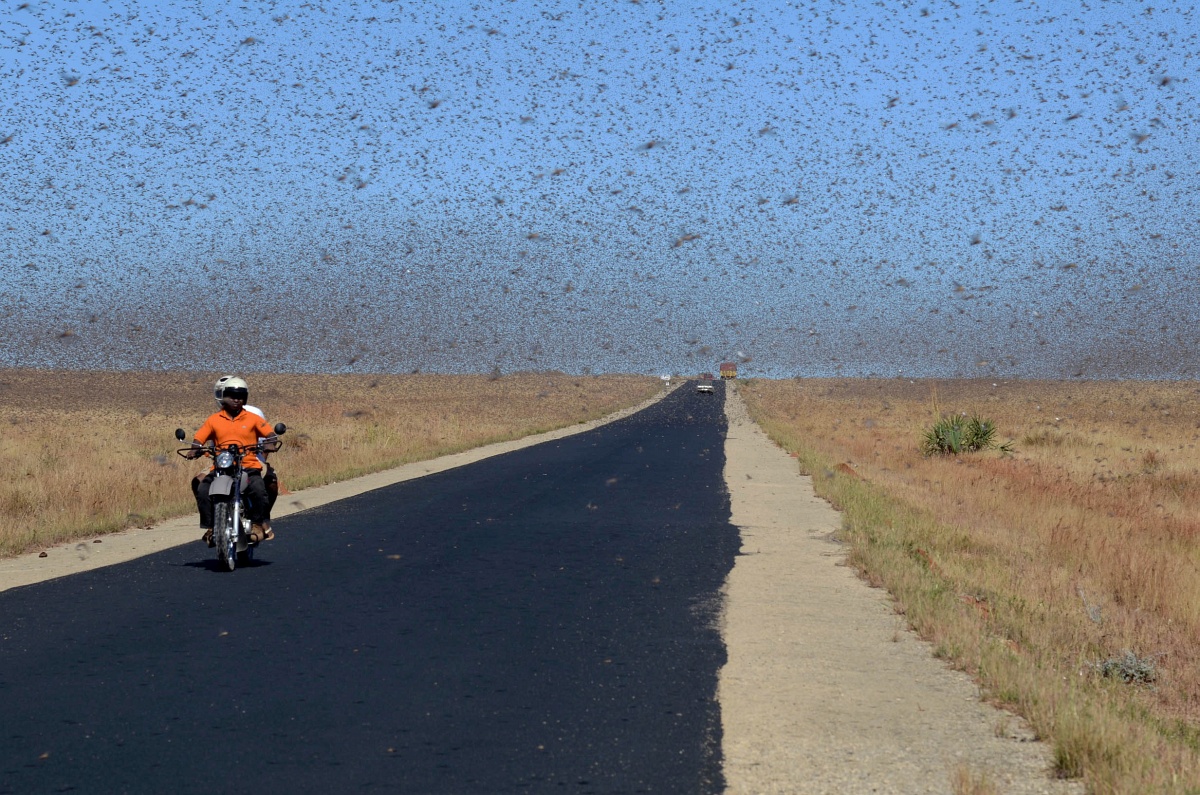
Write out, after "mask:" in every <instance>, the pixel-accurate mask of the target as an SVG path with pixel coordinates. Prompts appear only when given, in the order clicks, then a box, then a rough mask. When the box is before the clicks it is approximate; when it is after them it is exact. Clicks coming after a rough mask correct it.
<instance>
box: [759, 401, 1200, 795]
mask: <svg viewBox="0 0 1200 795" xmlns="http://www.w3.org/2000/svg"><path fill="white" fill-rule="evenodd" d="M741 391H742V395H743V396H744V397H745V398H746V401H747V402H748V403H749V405H750V408H751V413H752V415H753V416H754V418H755V419H756V420H757V421H758V422H759V423H760V424H761V425H762V426H763V427H764V429H765V430H766V431H767V432H768V433H769V434H770V435H771V437H772V438H774V439H775V440H776V441H777V442H779V443H780V444H781V445H783V446H784V447H785V448H786V449H788V450H789V451H791V452H793V453H794V454H795V455H796V456H797V458H798V459H799V461H800V465H801V467H802V468H804V469H805V470H806V471H808V472H809V473H811V474H813V475H814V481H815V484H816V487H817V489H818V492H819V493H822V494H823V496H825V497H826V498H828V499H830V500H831V501H833V502H834V504H835V505H837V506H838V507H839V508H841V509H842V510H844V511H845V513H844V519H843V531H842V532H843V537H844V540H845V541H846V542H847V543H848V544H849V545H850V559H851V562H852V564H853V565H855V566H856V567H858V569H859V570H860V572H862V574H863V576H865V577H866V578H867V579H868V580H869V581H870V582H872V583H873V584H876V585H880V586H883V587H886V588H887V589H888V590H889V591H891V592H892V594H893V595H894V597H895V599H896V609H897V610H898V611H899V612H901V613H904V614H905V615H906V617H907V619H908V620H909V621H910V623H911V624H912V625H913V626H914V627H915V628H916V629H917V630H918V631H919V632H920V633H921V634H922V635H923V636H924V637H926V638H927V639H929V640H930V641H932V642H933V643H934V646H935V649H936V652H937V654H939V655H940V656H942V657H944V658H945V659H946V660H947V661H949V662H951V663H952V664H953V665H956V666H958V667H960V668H962V669H964V670H967V671H969V672H971V673H972V674H974V675H976V676H977V677H978V679H979V681H980V682H981V684H982V685H983V687H984V689H985V692H987V693H988V694H989V695H990V697H992V698H993V699H995V700H996V701H997V702H999V703H1002V704H1004V705H1006V706H1008V707H1010V708H1012V709H1014V710H1015V711H1017V712H1019V713H1021V714H1023V715H1025V716H1026V717H1028V718H1029V720H1030V721H1031V723H1032V725H1033V726H1034V728H1035V730H1036V731H1037V732H1038V733H1039V734H1040V735H1041V736H1042V737H1044V738H1045V739H1047V740H1048V741H1049V742H1051V743H1052V744H1053V746H1054V748H1055V760H1056V766H1057V772H1058V773H1059V774H1060V775H1063V776H1069V777H1077V776H1078V777H1082V778H1083V779H1084V780H1085V782H1086V783H1087V785H1088V789H1089V791H1091V792H1097V793H1130V795H1132V794H1133V793H1146V792H1170V793H1198V792H1200V645H1198V642H1200V499H1198V497H1200V491H1198V489H1200V471H1198V470H1197V465H1198V464H1200V456H1198V455H1197V451H1196V444H1197V440H1198V438H1200V384H1196V383H1192V382H1188V383H1182V382H1181V383H1163V382H1153V383H1146V382H1071V383H1064V382H1011V381H1005V382H1000V381H995V382H993V381H990V380H987V381H983V380H980V381H941V382H933V381H915V382H914V381H910V380H900V379H894V380H847V379H837V380H792V381H763V380H755V381H751V382H747V383H745V384H743V385H742V387H741ZM958 412H966V413H968V414H978V415H980V416H982V417H986V418H990V419H992V420H994V421H995V422H996V424H997V426H998V431H999V433H998V436H999V440H1000V441H1008V440H1011V441H1012V443H1013V447H1014V451H1013V452H1012V453H1009V454H1006V453H1004V452H1002V451H996V450H992V451H986V452H977V453H971V454H965V455H960V456H957V457H941V456H939V457H932V458H927V457H924V456H922V455H921V453H920V450H919V445H920V442H921V438H922V434H923V431H924V430H925V429H927V428H929V427H930V426H931V425H932V424H933V422H934V420H935V419H936V418H937V417H938V416H940V415H942V414H947V413H958ZM998 730H1000V729H998Z"/></svg>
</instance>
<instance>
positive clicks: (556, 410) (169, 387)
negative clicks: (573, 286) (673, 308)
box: [0, 370, 662, 555]
mask: <svg viewBox="0 0 1200 795" xmlns="http://www.w3.org/2000/svg"><path fill="white" fill-rule="evenodd" d="M217 375H220V374H219V373H218V374H213V373H205V374H194V373H173V372H168V373H164V372H155V373H115V372H62V371H33V370H0V399H2V401H3V403H2V407H0V470H2V471H3V472H4V473H5V477H4V479H3V480H2V481H0V554H5V555H12V554H16V553H20V552H23V551H27V550H31V549H36V548H38V547H42V546H49V545H52V544H55V543H58V542H61V541H65V540H69V539H73V538H77V537H92V536H95V535H97V534H100V533H105V532H111V531H114V530H120V529H123V528H126V527H132V526H138V525H146V524H149V523H151V522H153V521H156V520H158V519H163V518H166V517H169V516H178V515H181V514H184V513H188V512H190V511H194V510H195V502H194V501H193V499H192V495H191V491H190V489H189V487H188V482H189V480H190V478H191V476H192V474H193V473H195V472H197V471H199V464H198V463H197V462H188V461H184V460H183V459H182V458H180V457H179V456H177V455H175V449H176V448H177V447H178V446H179V445H178V444H177V443H176V441H175V437H174V432H175V429H176V428H177V427H182V428H184V429H185V430H186V431H187V432H188V434H189V438H190V434H191V433H192V432H194V431H195V430H196V429H197V428H198V427H199V426H200V424H201V423H202V422H203V421H204V419H205V417H207V416H208V415H209V414H210V413H212V412H213V411H215V410H216V403H215V402H214V401H213V398H212V384H213V381H214V380H215V379H216V377H217ZM246 378H247V380H248V381H249V382H250V403H251V404H252V405H256V406H259V407H260V408H262V409H263V410H264V411H265V412H266V414H267V419H268V421H270V422H271V423H272V424H274V423H276V422H284V423H286V424H287V426H288V433H287V435H286V436H285V437H284V441H285V444H284V448H283V450H282V451H281V452H280V453H278V454H277V455H276V456H273V457H272V463H273V464H274V465H275V466H276V468H277V469H278V471H279V473H280V477H281V480H282V481H283V483H284V484H285V486H287V487H288V488H290V489H299V488H304V487H307V486H313V485H319V484H323V483H329V482H333V481H337V480H343V479H346V478H349V477H354V476H356V475H361V474H364V473H367V472H374V471H379V470H381V469H387V468H390V467H393V466H397V465H400V464H403V463H407V462H410V461H418V460H422V459H427V458H434V457H437V456H440V455H445V454H447V453H453V452H457V451H460V450H465V449H468V448H472V447H478V446H480V445H483V444H488V443H490V442H495V441H502V440H508V439H515V438H519V437H522V436H527V435H529V434H533V433H540V432H542V431H546V430H550V429H553V428H560V427H563V426H567V425H573V424H576V423H579V422H586V421H587V420H591V419H595V418H596V417H600V416H603V415H604V414H607V413H609V412H612V411H615V410H617V409H619V408H623V407H625V406H629V405H633V404H635V403H637V402H639V401H641V400H643V399H645V398H647V397H649V396H650V395H652V394H654V393H655V392H656V391H658V390H661V389H662V384H661V382H660V381H659V380H658V379H657V378H652V377H647V376H569V375H564V374H562V373H517V374H513V375H506V376H503V377H499V378H493V377H488V376H442V375H402V376H382V375H381V376H360V375H279V374H274V375H267V374H262V375H249V376H246Z"/></svg>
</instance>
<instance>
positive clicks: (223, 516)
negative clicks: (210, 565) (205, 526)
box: [213, 500, 237, 571]
mask: <svg viewBox="0 0 1200 795" xmlns="http://www.w3.org/2000/svg"><path fill="white" fill-rule="evenodd" d="M213 541H215V542H217V558H218V559H219V560H220V561H221V563H222V564H223V565H224V566H225V568H226V569H228V570H229V571H233V570H234V569H235V568H236V567H237V530H236V528H234V526H233V510H232V508H231V506H230V504H229V500H214V501H213Z"/></svg>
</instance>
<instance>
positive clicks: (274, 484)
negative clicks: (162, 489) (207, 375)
mask: <svg viewBox="0 0 1200 795" xmlns="http://www.w3.org/2000/svg"><path fill="white" fill-rule="evenodd" d="M231 380H237V381H241V380H242V379H240V378H238V377H237V376H233V375H223V376H221V377H220V378H218V379H217V383H215V384H213V398H215V399H216V401H217V406H218V407H219V406H221V395H222V393H223V392H224V391H225V384H226V383H227V382H229V381H231ZM242 410H243V411H248V412H250V413H251V414H257V415H258V416H260V417H262V418H263V419H264V420H266V418H267V416H266V415H265V414H264V413H263V410H262V409H260V408H259V407H258V406H251V405H249V404H247V405H245V406H242ZM258 457H259V460H260V461H262V462H263V475H262V479H263V485H265V486H266V487H267V513H266V515H265V516H264V517H263V523H262V524H263V528H264V529H265V530H266V535H265V536H264V538H265V539H266V540H267V541H270V540H271V539H273V538H274V537H275V531H274V530H272V529H271V510H272V509H273V508H274V507H275V501H276V500H277V499H279V476H278V475H277V474H276V472H275V467H273V466H271V463H270V462H269V461H267V454H266V453H265V452H264V453H260V454H259V456H258ZM208 472H209V470H208V469H207V468H206V469H203V470H201V471H200V472H199V473H197V474H196V475H195V476H194V477H193V478H192V494H193V495H195V494H196V490H197V489H199V488H200V481H201V480H202V479H203V478H204V476H205V475H207V474H208ZM201 540H202V541H209V546H210V547H211V546H216V545H215V544H213V543H211V539H210V538H209V537H208V536H207V535H206V536H205V537H204V538H202V539H201Z"/></svg>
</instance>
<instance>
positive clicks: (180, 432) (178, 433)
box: [175, 428, 187, 442]
mask: <svg viewBox="0 0 1200 795" xmlns="http://www.w3.org/2000/svg"><path fill="white" fill-rule="evenodd" d="M175 438H176V439H178V440H179V441H181V442H182V441H183V440H184V439H186V438H187V434H186V433H184V432H183V428H176V429H175Z"/></svg>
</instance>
